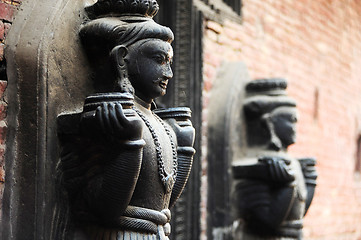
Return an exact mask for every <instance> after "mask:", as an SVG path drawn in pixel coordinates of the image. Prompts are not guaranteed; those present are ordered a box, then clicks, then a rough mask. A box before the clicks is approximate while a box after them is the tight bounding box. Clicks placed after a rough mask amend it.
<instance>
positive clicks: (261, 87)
mask: <svg viewBox="0 0 361 240" xmlns="http://www.w3.org/2000/svg"><path fill="white" fill-rule="evenodd" d="M286 87H287V82H286V81H285V80H284V79H260V80H255V81H251V82H250V83H248V84H247V86H246V99H245V102H244V105H243V107H244V115H245V124H246V129H247V143H248V148H247V151H246V154H245V156H244V157H243V158H241V159H234V160H233V163H232V170H233V178H234V183H233V184H234V185H233V186H234V193H233V197H234V205H235V207H236V208H237V210H238V211H237V212H238V214H239V215H238V217H239V218H240V220H238V221H236V225H237V224H239V226H238V228H236V230H235V239H268V238H272V239H302V226H303V224H302V220H303V216H304V215H305V214H306V212H307V210H308V208H309V206H310V204H311V201H312V198H313V195H314V191H315V186H316V178H317V173H316V168H315V164H316V160H315V159H314V158H302V159H295V158H292V157H291V156H289V155H288V154H287V147H288V146H289V145H291V144H293V143H294V142H295V136H296V132H295V125H296V122H297V111H296V103H295V101H294V100H293V99H291V98H290V97H288V96H286V92H285V89H286ZM243 223H244V224H243ZM242 228H243V229H242Z"/></svg>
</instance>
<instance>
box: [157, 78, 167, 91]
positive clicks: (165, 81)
mask: <svg viewBox="0 0 361 240" xmlns="http://www.w3.org/2000/svg"><path fill="white" fill-rule="evenodd" d="M167 85H168V80H162V81H160V82H159V86H160V87H161V88H163V89H166V88H167Z"/></svg>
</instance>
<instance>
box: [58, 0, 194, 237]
mask: <svg viewBox="0 0 361 240" xmlns="http://www.w3.org/2000/svg"><path fill="white" fill-rule="evenodd" d="M86 11H87V13H88V15H89V18H90V19H91V20H89V21H88V22H86V23H85V24H84V25H83V26H82V28H81V29H80V37H81V41H82V44H83V46H84V49H85V50H86V53H87V55H88V58H89V62H90V64H91V66H92V68H93V70H94V79H93V80H94V89H95V91H96V93H95V94H93V95H90V96H88V97H87V98H86V99H85V103H84V107H83V111H82V112H79V113H74V114H64V115H61V116H59V118H58V136H59V139H60V145H61V164H60V166H59V168H60V170H61V174H62V176H61V178H62V181H63V184H64V186H65V189H66V191H67V193H68V197H69V202H70V208H71V212H72V218H73V222H74V226H75V238H79V239H83V238H84V239H122V237H123V236H124V237H125V239H127V237H131V238H132V237H138V238H140V237H142V238H143V239H168V237H167V236H169V234H170V225H169V222H170V219H171V216H170V215H171V214H170V211H169V208H170V207H172V206H173V205H174V204H175V202H176V201H177V199H178V198H179V196H180V195H181V193H182V191H183V189H184V187H185V185H186V182H187V179H188V176H189V174H190V169H191V166H192V161H193V155H194V153H195V150H194V148H193V142H194V128H193V126H192V123H191V121H190V115H191V112H190V110H189V108H186V107H180V108H170V109H157V108H156V106H155V104H154V102H153V100H154V99H155V98H157V97H160V96H163V95H164V94H165V93H166V88H167V84H168V81H169V80H170V79H171V78H172V77H173V73H172V70H171V68H170V65H171V63H172V57H173V50H172V47H171V45H170V43H171V42H172V41H173V33H172V31H171V30H170V29H169V28H167V27H164V26H161V25H159V24H157V23H155V22H154V21H153V20H152V17H153V16H154V15H155V14H156V12H157V11H158V4H157V2H156V1H155V0H153V1H149V0H143V1H130V0H128V1H127V0H109V1H108V0H103V1H101V0H99V1H98V2H97V3H95V4H94V5H92V6H89V7H87V8H86Z"/></svg>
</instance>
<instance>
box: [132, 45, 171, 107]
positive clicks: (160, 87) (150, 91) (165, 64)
mask: <svg viewBox="0 0 361 240" xmlns="http://www.w3.org/2000/svg"><path fill="white" fill-rule="evenodd" d="M128 51H129V52H128V55H127V56H126V61H127V63H128V74H129V79H130V81H131V83H132V85H133V87H134V89H135V94H136V95H137V96H138V97H139V98H141V99H142V100H144V101H145V102H148V103H150V102H152V101H153V99H154V98H157V97H160V96H163V95H164V94H165V93H166V90H167V85H168V80H169V79H170V78H172V77H173V72H172V69H171V64H172V59H173V48H172V46H171V45H170V43H168V42H165V41H162V40H159V39H151V40H149V39H148V40H142V41H139V42H137V43H135V44H133V45H131V46H130V47H129V48H128Z"/></svg>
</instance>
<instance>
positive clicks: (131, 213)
mask: <svg viewBox="0 0 361 240" xmlns="http://www.w3.org/2000/svg"><path fill="white" fill-rule="evenodd" d="M170 219H171V213H170V210H169V209H164V210H162V211H160V212H159V211H156V210H153V209H148V208H141V207H135V206H128V207H127V208H126V210H125V212H124V214H123V216H121V217H120V219H119V222H118V224H119V225H118V226H119V227H120V228H122V229H125V230H130V231H136V232H147V233H153V234H162V233H163V232H164V234H165V236H169V235H170V224H169V222H170Z"/></svg>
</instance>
